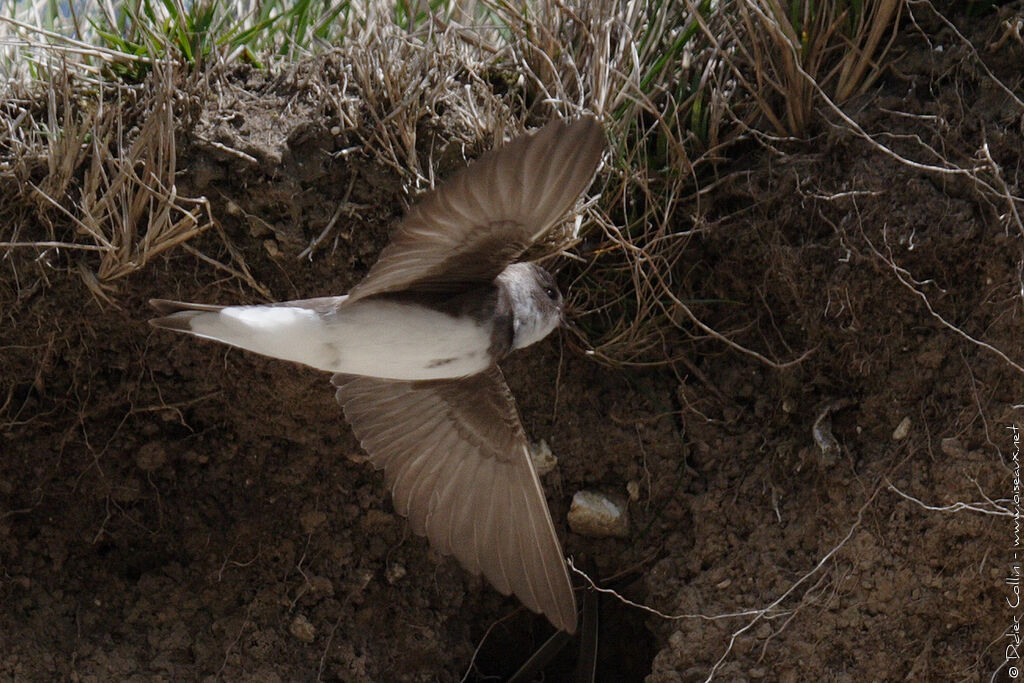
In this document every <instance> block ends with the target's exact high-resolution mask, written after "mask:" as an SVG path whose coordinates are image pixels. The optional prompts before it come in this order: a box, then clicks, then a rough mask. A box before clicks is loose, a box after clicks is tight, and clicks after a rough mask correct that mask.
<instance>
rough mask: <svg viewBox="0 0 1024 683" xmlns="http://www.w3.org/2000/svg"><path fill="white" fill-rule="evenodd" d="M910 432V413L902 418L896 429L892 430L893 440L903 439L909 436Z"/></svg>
mask: <svg viewBox="0 0 1024 683" xmlns="http://www.w3.org/2000/svg"><path fill="white" fill-rule="evenodd" d="M909 433H910V416H909V415H908V416H907V417H905V418H903V419H902V420H900V423H899V424H898V425H896V429H894V430H893V431H892V440H893V441H903V439H905V438H907V434H909Z"/></svg>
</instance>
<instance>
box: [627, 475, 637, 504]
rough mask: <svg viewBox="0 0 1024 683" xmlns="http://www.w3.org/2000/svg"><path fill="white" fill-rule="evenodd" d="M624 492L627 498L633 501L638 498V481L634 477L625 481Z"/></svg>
mask: <svg viewBox="0 0 1024 683" xmlns="http://www.w3.org/2000/svg"><path fill="white" fill-rule="evenodd" d="M626 494H627V495H628V496H629V500H630V501H632V502H634V503H635V502H637V501H638V500H640V482H638V481H637V480H636V479H631V480H630V481H628V482H626Z"/></svg>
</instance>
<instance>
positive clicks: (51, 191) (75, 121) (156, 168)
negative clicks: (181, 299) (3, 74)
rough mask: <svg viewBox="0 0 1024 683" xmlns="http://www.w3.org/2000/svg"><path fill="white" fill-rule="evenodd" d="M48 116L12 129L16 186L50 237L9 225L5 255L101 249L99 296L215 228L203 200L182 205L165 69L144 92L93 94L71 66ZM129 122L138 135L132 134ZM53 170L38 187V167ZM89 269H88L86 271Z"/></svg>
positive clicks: (58, 81)
mask: <svg viewBox="0 0 1024 683" xmlns="http://www.w3.org/2000/svg"><path fill="white" fill-rule="evenodd" d="M53 73H54V78H55V80H54V82H53V86H52V87H51V88H50V89H49V91H48V96H47V100H46V101H47V107H46V111H45V113H43V112H39V116H40V118H37V117H36V116H35V115H33V112H31V111H30V110H28V109H23V110H22V114H23V115H22V116H21V117H20V119H19V123H18V125H17V126H14V125H13V122H12V123H11V125H10V126H9V127H8V139H9V142H8V145H9V146H10V151H11V155H10V158H11V159H14V160H16V162H15V163H13V164H10V165H9V167H8V169H6V173H5V174H4V175H6V176H7V180H8V183H6V184H7V185H11V184H12V183H10V181H11V180H12V179H13V180H14V181H15V182H14V183H13V184H14V185H15V186H16V187H17V188H18V189H17V190H16V192H17V195H18V196H20V197H21V198H22V199H23V200H25V201H28V202H30V203H32V204H34V205H35V207H36V209H37V211H38V215H39V217H40V218H41V219H42V220H40V221H38V222H37V224H36V225H35V226H33V227H30V228H29V230H30V231H32V232H37V231H38V230H40V229H43V227H42V226H43V225H48V229H47V230H48V234H46V235H40V234H31V232H28V233H26V232H25V231H23V229H22V226H20V225H19V224H17V223H15V224H13V225H7V226H4V227H0V231H2V232H0V235H2V238H0V248H8V249H10V248H26V247H36V248H39V249H46V248H53V247H52V245H53V244H57V243H59V244H61V245H65V248H71V249H83V250H88V251H95V252H98V254H99V263H98V265H97V266H96V267H95V269H94V272H89V271H90V270H92V269H91V268H86V269H84V270H82V271H81V272H82V273H83V278H84V279H85V281H86V283H87V284H88V285H90V288H91V289H93V290H94V291H95V290H96V286H97V283H99V284H100V285H103V286H106V285H107V283H110V282H112V281H114V280H118V279H120V278H123V277H125V276H127V275H129V274H131V273H133V272H135V271H137V270H139V269H140V268H142V267H143V266H145V265H146V263H148V262H149V261H150V260H152V258H153V257H155V256H156V255H158V254H160V253H162V252H164V251H166V250H168V249H170V248H171V247H174V246H176V245H179V244H182V243H184V242H186V241H187V240H189V239H191V238H192V237H195V236H196V235H198V234H199V233H201V232H203V231H204V230H206V229H208V228H210V227H211V226H212V225H213V220H212V216H211V215H210V209H209V206H208V204H207V202H206V200H205V199H203V198H188V197H181V196H179V195H178V193H177V188H176V186H175V174H176V173H177V158H176V151H175V123H176V122H175V114H174V109H175V96H176V88H175V84H174V82H173V78H174V70H173V68H171V67H170V66H167V65H156V68H155V69H154V71H153V73H152V78H151V79H150V80H149V81H148V83H147V84H146V85H145V86H143V87H141V88H129V87H127V86H120V85H116V84H114V85H105V86H103V87H101V88H99V89H95V90H93V89H86V88H82V87H80V86H78V85H76V84H75V82H74V79H73V76H72V75H71V72H70V71H69V70H67V69H65V68H61V69H57V70H55V71H54V72H53ZM126 121H137V122H138V125H137V127H133V129H132V130H130V131H129V130H125V126H126ZM40 165H45V169H46V171H45V174H43V175H42V178H41V179H39V172H38V169H39V167H40ZM83 268H85V266H84V265H83Z"/></svg>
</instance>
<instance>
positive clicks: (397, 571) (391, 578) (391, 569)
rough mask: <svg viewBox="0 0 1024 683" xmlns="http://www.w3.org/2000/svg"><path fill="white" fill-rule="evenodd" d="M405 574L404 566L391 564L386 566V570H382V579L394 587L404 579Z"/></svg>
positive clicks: (396, 563)
mask: <svg viewBox="0 0 1024 683" xmlns="http://www.w3.org/2000/svg"><path fill="white" fill-rule="evenodd" d="M407 573H408V572H407V571H406V569H405V566H404V565H402V564H399V563H398V562H392V563H391V564H389V565H388V567H387V569H385V570H384V578H385V579H387V582H388V583H390V584H391V585H394V584H396V583H398V582H399V581H401V580H402V579H403V578H405V575H406V574H407Z"/></svg>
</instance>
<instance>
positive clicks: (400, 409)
mask: <svg viewBox="0 0 1024 683" xmlns="http://www.w3.org/2000/svg"><path fill="white" fill-rule="evenodd" d="M331 381H332V383H333V384H334V386H336V387H337V389H338V391H337V399H338V402H339V403H340V404H341V405H342V407H343V408H344V410H345V416H346V417H347V418H348V421H349V423H350V424H351V425H352V431H353V432H355V435H356V437H357V438H358V439H359V441H360V442H361V443H362V445H363V448H365V449H366V451H367V453H368V454H369V455H370V460H371V461H372V462H373V464H374V465H375V466H376V467H378V468H383V469H384V473H385V476H386V478H387V483H388V485H389V486H390V488H391V493H392V496H393V497H394V504H395V509H396V510H397V511H398V513H399V514H401V515H405V516H408V518H409V523H410V525H411V526H412V529H413V530H414V531H415V532H416V533H418V534H420V535H425V536H426V537H427V538H428V539H429V540H430V544H431V545H432V546H433V547H434V548H435V549H437V550H438V551H440V552H442V553H444V554H454V555H455V557H456V558H457V559H458V560H459V562H461V563H462V566H464V567H465V568H466V569H468V570H469V571H471V572H473V573H475V574H479V573H482V574H483V575H484V576H485V577H487V580H488V581H490V582H491V584H493V585H494V587H495V588H497V589H498V590H499V591H501V592H502V593H504V594H505V595H508V594H509V593H514V594H515V595H516V597H518V598H519V599H520V600H521V601H522V603H523V604H524V605H526V606H527V607H529V608H530V609H531V610H533V611H534V612H541V613H543V614H544V615H545V616H547V617H548V619H549V620H550V621H551V623H553V624H554V625H555V626H556V627H558V628H560V629H562V630H564V631H568V632H569V633H573V632H575V630H576V602H575V599H574V598H573V593H572V584H571V583H570V581H569V575H568V572H567V571H566V568H565V560H564V558H563V555H562V547H561V545H560V544H559V542H558V537H557V536H556V535H555V529H554V526H553V525H552V523H551V514H550V512H548V506H547V502H546V500H545V499H544V492H543V490H542V489H541V486H540V480H539V479H538V478H537V473H536V471H535V470H534V467H533V462H532V461H531V459H530V454H529V451H528V446H527V441H526V435H525V433H524V432H523V428H522V425H521V423H520V421H519V415H518V412H517V410H516V407H515V401H514V400H513V398H512V393H511V392H510V391H509V388H508V386H507V385H506V384H505V380H504V378H503V377H502V374H501V371H500V370H499V369H498V368H497V367H492V368H491V369H490V370H487V371H485V372H483V373H480V374H478V375H472V376H470V377H465V378H461V379H453V380H435V381H429V382H403V381H393V380H384V379H378V378H375V377H364V376H355V375H335V376H334V378H333V379H332V380H331Z"/></svg>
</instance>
